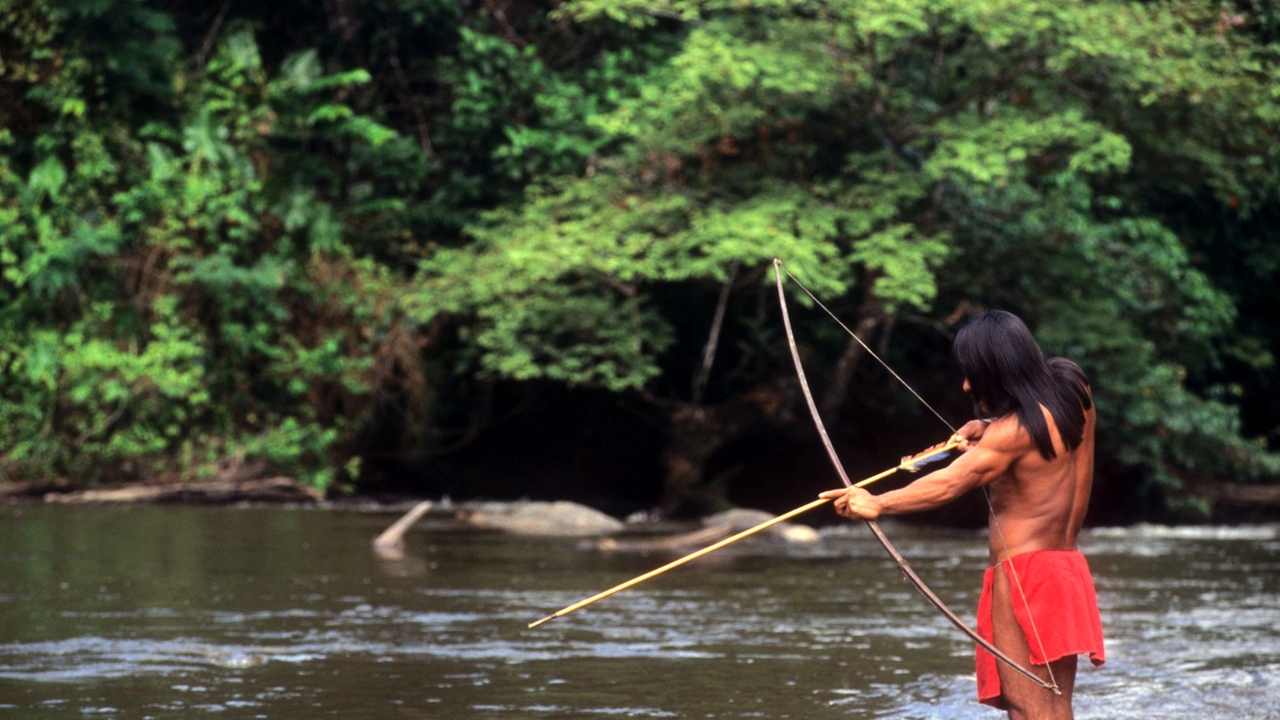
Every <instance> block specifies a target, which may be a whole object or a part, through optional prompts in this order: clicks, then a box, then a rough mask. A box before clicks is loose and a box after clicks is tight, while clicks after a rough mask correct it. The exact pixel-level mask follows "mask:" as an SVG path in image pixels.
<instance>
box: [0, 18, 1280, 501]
mask: <svg viewBox="0 0 1280 720" xmlns="http://www.w3.org/2000/svg"><path fill="white" fill-rule="evenodd" d="M775 258H778V259H780V260H781V261H782V263H783V267H784V268H785V270H786V271H787V272H788V273H790V274H791V276H792V277H791V278H787V285H786V288H787V292H788V298H789V302H790V304H791V308H790V309H791V313H792V316H793V320H794V321H795V323H796V333H797V337H798V340H799V343H800V347H801V351H802V354H803V357H804V362H805V366H806V371H807V373H808V375H809V378H810V382H811V383H812V384H813V386H814V388H815V391H816V393H817V395H818V398H817V399H818V403H819V406H820V408H821V411H822V413H823V416H824V417H825V418H826V422H827V424H828V426H829V427H830V428H831V430H832V433H833V440H834V441H835V443H836V445H837V447H838V448H839V449H840V451H841V453H842V454H844V455H845V456H846V458H847V462H848V463H849V464H850V466H851V468H852V469H853V470H854V471H855V472H856V471H857V470H859V469H861V470H866V471H867V473H868V474H869V473H871V472H875V471H877V470H881V469H883V468H884V467H886V466H889V465H892V464H893V463H895V462H896V461H897V458H898V457H900V456H902V455H907V454H911V453H914V452H916V451H919V450H921V449H923V448H924V447H925V446H928V445H932V444H934V443H937V442H940V441H943V440H945V439H946V438H947V436H948V434H949V430H948V429H947V428H946V427H944V424H943V423H940V422H939V421H938V418H936V417H934V415H933V414H932V413H931V412H930V411H929V409H928V408H926V407H925V406H924V405H923V404H922V403H921V402H920V401H919V400H917V399H916V398H915V397H913V396H912V395H911V394H910V393H909V392H907V391H906V390H905V389H904V388H903V387H902V386H901V385H899V384H898V383H897V382H896V381H895V380H893V378H892V376H890V375H889V374H888V372H887V371H886V370H885V368H884V367H882V366H881V365H880V364H879V363H876V362H874V360H873V359H872V358H871V357H869V356H868V353H867V351H866V350H865V349H864V348H863V346H862V345H861V344H859V343H857V342H855V340H854V338H852V337H851V336H850V335H849V334H847V333H846V332H845V331H844V330H842V329H841V327H840V325H839V324H838V323H837V322H836V321H835V320H833V319H832V317H831V316H829V315H827V314H826V313H824V312H823V311H822V310H821V308H820V307H818V306H817V305H816V304H815V303H814V302H813V300H812V299H811V298H810V297H809V296H808V295H807V294H805V292H804V291H803V290H802V289H801V284H803V287H804V288H807V289H808V290H809V291H811V292H812V293H813V296H814V297H816V298H817V299H818V300H820V301H821V303H822V304H823V305H825V306H826V307H827V308H830V310H831V312H832V313H834V315H835V316H836V317H838V318H839V320H840V322H842V323H843V324H845V325H846V326H847V327H848V328H850V329H851V330H853V331H854V332H856V333H857V335H858V336H859V337H861V338H863V339H864V340H866V341H867V343H868V344H869V346H870V347H872V348H873V349H874V350H875V352H876V353H877V354H878V355H879V356H881V357H882V358H884V360H885V361H886V363H887V364H888V365H889V366H890V367H892V368H893V370H894V371H895V372H897V373H898V374H900V375H901V376H902V377H903V378H904V379H906V380H907V381H908V382H909V383H910V384H911V386H912V387H914V388H915V390H917V391H918V392H919V394H920V395H921V397H923V398H925V399H927V401H928V402H929V404H930V405H932V406H933V407H936V408H937V409H938V410H939V412H940V413H941V414H942V415H943V416H944V417H945V418H946V420H947V421H948V422H950V423H951V424H953V425H958V424H960V423H962V422H964V421H965V420H968V419H970V418H972V417H973V410H972V408H971V407H970V406H969V401H968V399H967V398H966V397H965V395H964V394H963V393H962V392H961V390H960V384H961V380H962V378H960V377H958V376H957V375H956V371H955V369H954V367H953V364H952V361H951V356H950V345H951V340H952V338H953V337H954V335H955V332H956V331H957V330H958V328H959V327H960V326H962V325H963V323H964V321H965V320H966V319H967V318H968V317H970V316H972V315H973V314H975V313H977V312H980V311H982V310H986V309H993V308H999V309H1005V310H1009V311H1012V312H1014V313H1017V314H1018V315H1019V316H1020V317H1022V318H1023V319H1024V320H1025V321H1026V322H1027V324H1028V326H1029V327H1030V328H1031V329H1032V330H1033V332H1034V333H1035V335H1036V337H1037V339H1038V340H1039V341H1040V343H1041V345H1042V347H1043V348H1044V349H1045V351H1046V353H1048V354H1050V355H1062V356H1066V357H1068V358H1071V359H1073V360H1075V361H1076V362H1078V363H1079V364H1080V365H1081V366H1082V367H1083V368H1084V369H1085V371H1086V372H1087V373H1088V375H1089V377H1090V379H1091V382H1092V384H1093V390H1094V396H1095V399H1096V404H1097V407H1098V412H1099V435H1098V451H1097V453H1098V454H1097V473H1098V480H1097V485H1096V490H1095V498H1094V500H1095V508H1094V515H1093V516H1092V517H1093V518H1094V519H1096V520H1097V521H1100V522H1121V521H1126V522H1128V521H1135V520H1161V521H1168V520H1180V521H1196V520H1202V519H1207V518H1212V517H1218V518H1222V517H1239V518H1257V517H1262V516H1265V515H1266V514H1267V513H1270V514H1271V516H1274V515H1275V513H1276V510H1277V508H1280V454H1278V451H1280V403H1276V402H1274V401H1273V398H1274V397H1275V396H1276V394H1277V393H1278V392H1280V376H1278V375H1277V372H1276V354H1277V352H1280V325H1278V324H1277V320H1276V318H1277V314H1276V307H1277V304H1278V303H1280V282H1277V281H1278V280H1280V7H1278V6H1277V3H1275V2H1273V1H1272V0H1226V1H1222V0H1213V1H1211V0H1141V1H1140V0H1093V1H1088V2H1086V1H1083V0H1052V1H1050V0H874V1H870V0H732V1H729V0H563V1H561V2H534V1H532V0H297V1H296V2H288V3H274V2H259V3H248V2H238V1H236V0H218V1H215V2H192V1H191V0H151V1H146V0H0V480H5V481H11V482H26V483H50V484H53V483H61V484H70V485H74V486H90V485H103V484H116V483H137V482H156V481H160V480H180V481H189V482H201V481H205V480H210V479H214V478H220V477H221V478H225V477H250V476H258V477H267V476H280V475H283V476H288V477H292V478H296V479H297V480H299V481H300V482H303V483H306V484H308V485H310V486H313V487H315V488H317V489H320V490H322V491H324V492H326V493H328V494H329V495H330V496H333V497H338V496H343V495H353V494H354V495H378V494H388V493H391V494H397V493H398V494H401V495H415V496H427V497H440V496H444V495H448V496H450V497H453V498H520V497H530V498H542V499H558V498H570V499H576V500H580V501H583V502H587V503H589V504H593V505H595V506H596V507H599V508H601V509H605V510H607V511H609V512H613V513H615V514H619V515H622V514H626V513H630V512H636V511H646V512H651V513H653V514H655V515H657V516H663V517H678V516H688V515H692V514H698V513H703V512H707V511H710V510H714V509H718V508H721V507H724V506H728V505H747V506H752V507H766V508H770V509H773V510H781V509H785V508H786V507H789V506H793V505H795V504H798V503H799V502H804V501H806V500H808V499H810V498H812V497H813V496H814V495H815V493H816V492H817V491H819V490H822V489H827V488H830V487H834V486H835V485H837V484H838V483H837V482H836V478H835V477H834V475H832V474H831V472H830V470H829V469H827V468H826V466H825V465H824V463H825V462H826V461H825V457H824V456H823V455H822V450H821V447H820V445H819V443H818V438H817V437H816V435H815V434H814V430H813V428H812V425H811V424H810V422H809V419H808V417H807V412H806V411H805V410H804V405H803V399H802V398H801V396H800V393H799V388H798V386H797V382H796V376H795V371H794V368H793V367H792V365H791V359H790V356H789V354H788V350H787V345H786V337H785V334H784V333H783V326H782V322H781V317H780V313H779V306H778V296H777V291H776V288H775V286H774V276H773V267H774V265H773V260H774V259H775ZM943 520H944V521H947V522H950V521H952V519H950V518H944V519H943Z"/></svg>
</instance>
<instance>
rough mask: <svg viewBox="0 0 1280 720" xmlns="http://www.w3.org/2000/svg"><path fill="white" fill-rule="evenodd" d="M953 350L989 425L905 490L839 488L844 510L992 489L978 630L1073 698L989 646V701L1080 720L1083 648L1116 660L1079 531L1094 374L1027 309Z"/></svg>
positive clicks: (987, 322)
mask: <svg viewBox="0 0 1280 720" xmlns="http://www.w3.org/2000/svg"><path fill="white" fill-rule="evenodd" d="M952 354H953V356H954V359H955V361H956V365H957V366H958V367H959V369H960V371H961V372H962V373H963V376H964V390H965V392H966V393H968V394H969V396H970V397H971V398H972V399H973V401H974V406H975V409H976V410H977V415H978V417H980V418H986V419H983V420H974V421H971V422H969V423H967V424H966V425H965V426H964V427H962V428H960V430H959V431H958V432H957V433H956V435H957V438H956V439H958V440H959V441H960V442H961V443H962V445H961V447H962V449H963V450H964V452H963V454H962V455H961V456H960V457H959V458H957V459H956V460H955V462H953V463H951V465H950V466H948V467H946V468H945V469H942V470H938V471H936V472H933V473H930V474H929V475H926V476H924V477H922V478H920V479H919V480H917V481H915V482H913V483H911V484H910V485H908V486H907V487H905V488H902V489H901V490H894V491H892V492H886V493H884V494H882V495H878V496H877V495H871V494H869V493H868V492H866V491H865V490H862V489H859V488H847V489H840V490H832V491H828V492H825V493H822V495H821V497H824V498H835V508H836V512H838V513H840V514H841V515H843V516H844V517H847V518H850V519H855V520H856V519H875V518H877V517H879V516H881V515H899V514H902V513H910V512H918V511H921V510H928V509H930V508H935V507H938V506H939V505H942V504H944V503H946V502H948V501H950V500H954V499H955V498H958V497H960V496H961V495H963V494H964V493H966V492H968V491H969V490H972V489H974V488H980V487H981V488H988V493H989V495H988V496H989V500H990V504H991V519H990V522H989V531H990V551H991V564H992V567H990V568H988V569H987V572H986V576H985V578H984V583H983V590H982V596H981V598H980V599H979V601H978V632H979V634H981V635H982V636H983V637H985V638H986V639H987V640H989V641H991V642H992V643H993V644H994V645H995V646H996V647H998V648H1000V649H1001V650H1002V651H1004V652H1005V653H1007V654H1008V655H1009V656H1010V657H1012V658H1013V659H1014V660H1017V661H1018V662H1019V664H1021V665H1023V666H1027V667H1031V668H1032V669H1033V670H1034V671H1035V672H1036V674H1038V675H1040V676H1041V677H1042V678H1044V679H1045V680H1046V681H1048V682H1050V683H1055V684H1056V685H1057V686H1058V688H1059V689H1060V690H1061V691H1062V695H1060V696H1059V695H1055V694H1053V693H1052V692H1049V691H1047V690H1045V689H1044V688H1041V687H1037V686H1036V685H1035V684H1034V683H1032V682H1031V681H1030V680H1029V679H1027V678H1025V677H1023V676H1021V675H1019V674H1018V673H1017V672H1015V671H1013V670H1012V669H1010V668H1008V667H1007V666H1005V665H1004V664H1002V663H1000V664H998V663H997V662H996V659H995V658H994V657H993V656H992V655H991V654H990V653H988V652H987V651H985V650H982V649H981V648H979V649H978V651H977V655H978V657H977V670H978V700H979V701H980V702H983V703H986V704H988V705H992V706H995V707H998V708H1002V709H1005V710H1007V711H1008V713H1009V717H1010V718H1011V719H1012V720H1040V719H1041V718H1055V719H1067V720H1069V719H1070V718H1071V717H1072V712H1071V692H1072V689H1073V687H1074V686H1075V678H1076V655H1077V654H1079V653H1088V654H1089V658H1090V660H1092V661H1093V663H1094V664H1095V665H1101V664H1102V663H1103V662H1104V661H1105V655H1104V653H1103V645H1102V623H1101V620H1100V618H1099V616H1098V608H1097V600H1096V597H1095V594H1094V587H1093V580H1092V578H1091V577H1090V575H1089V568H1088V565H1087V564H1086V563H1085V559H1084V556H1083V555H1081V554H1080V551H1079V550H1077V549H1076V536H1077V535H1078V534H1079V532H1080V525H1081V523H1082V522H1083V521H1084V514H1085V509H1086V508H1087V507H1088V505H1089V491H1090V489H1091V488H1092V485H1093V431H1094V424H1095V419H1096V416H1095V411H1094V408H1093V401H1092V398H1091V393H1090V390H1089V384H1088V380H1087V379H1086V377H1085V374H1084V372H1083V371H1082V370H1081V369H1080V368H1079V367H1078V366H1077V365H1076V364H1075V363H1072V362H1071V361H1069V360H1065V359H1062V358H1051V359H1046V358H1045V356H1044V353H1043V352H1042V351H1041V350H1040V346H1039V345H1037V344H1036V341H1035V338H1033V337H1032V336H1031V333H1030V332H1029V331H1028V330H1027V327H1026V326H1025V325H1024V324H1023V323H1022V321H1021V320H1019V319H1018V318H1017V317H1016V316H1014V315H1013V314H1011V313H1007V312H1004V311H999V310H996V311H992V312H986V313H983V314H981V315H978V316H975V317H974V318H973V319H971V320H970V321H969V322H968V323H967V324H966V325H965V326H964V327H963V328H961V330H960V332H959V333H958V334H957V335H956V340H955V344H954V345H953V347H952Z"/></svg>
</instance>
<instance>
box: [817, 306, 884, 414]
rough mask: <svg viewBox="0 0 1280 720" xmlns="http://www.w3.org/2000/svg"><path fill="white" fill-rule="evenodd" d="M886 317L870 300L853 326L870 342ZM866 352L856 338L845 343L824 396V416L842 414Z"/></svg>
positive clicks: (864, 339)
mask: <svg viewBox="0 0 1280 720" xmlns="http://www.w3.org/2000/svg"><path fill="white" fill-rule="evenodd" d="M884 319H885V317H884V315H883V314H882V313H881V312H880V310H879V308H878V307H876V306H874V305H873V304H872V303H871V302H870V301H868V302H867V303H864V304H863V306H862V310H861V312H859V313H858V322H857V323H856V324H855V325H854V327H853V332H855V333H856V334H857V335H858V337H860V338H862V340H863V342H866V343H868V344H870V342H871V335H872V333H874V332H875V331H876V329H877V328H878V327H880V323H881V322H882V321H883V320H884ZM865 354H866V350H865V349H864V348H863V347H862V343H860V342H858V341H857V340H856V339H854V338H852V337H851V338H849V343H848V344H847V345H845V348H844V353H843V354H842V355H841V356H840V360H839V361H837V362H836V368H835V372H834V373H833V374H832V377H831V383H830V385H828V386H827V391H826V392H825V393H823V396H822V405H821V407H822V414H823V416H824V417H831V418H834V417H835V416H836V415H839V414H840V409H841V408H843V407H844V404H845V402H846V400H848V396H849V386H850V385H851V384H852V383H853V374H854V373H855V372H856V371H857V370H858V362H859V361H861V360H862V356H863V355H865Z"/></svg>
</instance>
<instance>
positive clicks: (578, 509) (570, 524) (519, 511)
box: [459, 501, 625, 536]
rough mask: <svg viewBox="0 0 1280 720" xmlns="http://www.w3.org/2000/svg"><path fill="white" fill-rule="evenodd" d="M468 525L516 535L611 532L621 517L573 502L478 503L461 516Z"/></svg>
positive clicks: (616, 526) (618, 524)
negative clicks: (611, 515)
mask: <svg viewBox="0 0 1280 720" xmlns="http://www.w3.org/2000/svg"><path fill="white" fill-rule="evenodd" d="M459 519H460V520H462V521H463V522H464V523H466V524H467V525H471V526H473V527H477V528H482V529H485V530H500V531H502V532H508V533H512V534H514V535H547V536H555V535H559V536H583V535H610V534H612V533H616V532H618V531H619V530H622V529H623V527H625V526H624V524H623V522H622V521H621V520H618V519H617V518H614V517H610V516H608V515H606V514H604V513H602V512H600V511H599V510H594V509H592V508H589V507H587V506H585V505H579V504H577V503H571V502H564V501H560V502H519V503H493V504H488V503H478V504H476V505H475V506H474V509H472V510H470V511H464V512H463V513H461V514H460V517H459Z"/></svg>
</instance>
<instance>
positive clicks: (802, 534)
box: [702, 508, 818, 543]
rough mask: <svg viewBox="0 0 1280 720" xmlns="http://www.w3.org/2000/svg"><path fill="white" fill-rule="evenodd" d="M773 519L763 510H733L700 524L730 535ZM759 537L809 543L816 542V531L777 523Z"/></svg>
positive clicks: (705, 519) (711, 516) (794, 524)
mask: <svg viewBox="0 0 1280 720" xmlns="http://www.w3.org/2000/svg"><path fill="white" fill-rule="evenodd" d="M775 517H777V516H776V515H773V514H771V513H767V512H765V511H763V510H747V509H744V508H735V509H733V510H727V511H725V512H722V513H716V514H715V515H709V516H707V517H706V518H704V519H703V520H702V524H703V525H705V526H707V527H716V526H723V527H727V528H728V529H729V531H730V533H731V534H732V533H740V532H742V531H743V530H749V529H751V528H753V527H755V526H757V525H759V524H761V523H766V522H768V521H770V520H772V519H773V518H775ZM761 535H762V536H764V537H771V538H776V539H778V540H784V541H786V542H793V543H811V542H817V541H818V531H817V530H814V529H813V528H811V527H809V526H808V525H800V524H797V523H789V522H784V523H778V524H777V525H774V526H773V527H770V528H768V529H766V530H764V531H763V532H762V533H761Z"/></svg>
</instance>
